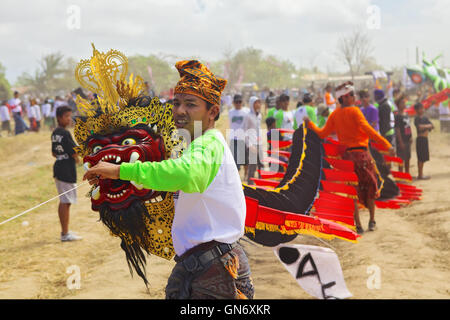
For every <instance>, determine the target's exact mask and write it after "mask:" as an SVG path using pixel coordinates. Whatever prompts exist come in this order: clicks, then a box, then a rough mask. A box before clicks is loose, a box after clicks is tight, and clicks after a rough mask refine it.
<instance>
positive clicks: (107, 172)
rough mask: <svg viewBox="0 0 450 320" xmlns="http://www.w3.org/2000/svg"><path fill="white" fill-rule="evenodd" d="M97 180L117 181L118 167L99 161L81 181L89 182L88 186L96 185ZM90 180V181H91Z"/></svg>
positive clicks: (118, 176)
mask: <svg viewBox="0 0 450 320" xmlns="http://www.w3.org/2000/svg"><path fill="white" fill-rule="evenodd" d="M96 178H97V179H119V178H120V165H119V164H113V163H110V162H104V161H100V162H99V163H97V164H96V165H95V166H93V167H92V168H90V169H89V170H88V171H86V173H85V174H84V176H83V180H89V183H90V184H94V183H96ZM91 180H92V181H91Z"/></svg>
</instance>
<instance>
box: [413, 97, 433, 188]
mask: <svg viewBox="0 0 450 320" xmlns="http://www.w3.org/2000/svg"><path fill="white" fill-rule="evenodd" d="M414 110H415V111H416V114H417V116H416V117H415V119H414V125H415V126H416V129H417V138H416V152H417V167H418V171H419V173H418V176H417V179H419V180H427V179H430V177H429V176H424V175H423V165H424V164H425V162H427V161H429V160H430V152H429V149H428V132H430V131H431V130H433V129H434V125H433V124H432V123H431V121H430V120H429V119H428V118H427V117H425V115H424V114H425V108H424V107H423V105H422V104H421V103H420V102H418V103H416V104H415V105H414Z"/></svg>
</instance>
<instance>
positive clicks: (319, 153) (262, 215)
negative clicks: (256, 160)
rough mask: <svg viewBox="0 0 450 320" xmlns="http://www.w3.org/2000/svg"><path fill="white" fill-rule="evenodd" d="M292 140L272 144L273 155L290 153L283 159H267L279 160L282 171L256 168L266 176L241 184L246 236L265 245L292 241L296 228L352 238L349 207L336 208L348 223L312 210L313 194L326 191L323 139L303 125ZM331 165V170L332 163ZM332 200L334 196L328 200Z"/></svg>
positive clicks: (315, 197) (325, 236)
mask: <svg viewBox="0 0 450 320" xmlns="http://www.w3.org/2000/svg"><path fill="white" fill-rule="evenodd" d="M277 144H278V145H279V146H282V147H283V148H284V147H286V146H288V145H289V143H287V142H282V143H278V142H277ZM291 144H292V146H291V150H292V151H290V152H289V151H286V150H280V149H272V155H274V154H276V153H277V151H278V153H281V154H280V155H282V156H283V157H288V158H289V161H288V163H287V164H286V163H285V162H283V161H282V160H277V159H276V158H275V159H274V158H273V157H271V158H269V159H268V161H269V162H271V163H276V164H282V165H281V168H282V170H281V172H267V171H260V175H261V177H264V178H265V179H253V181H254V182H255V183H256V186H248V185H244V194H245V197H246V201H247V218H246V236H247V237H248V238H249V239H251V240H253V241H255V242H257V243H260V244H262V245H266V246H276V245H278V244H280V243H285V242H289V241H292V240H293V239H294V238H295V237H296V236H297V235H298V234H309V235H314V236H317V237H320V238H324V239H333V238H341V239H344V240H347V241H352V242H354V241H356V240H357V238H358V237H359V235H358V234H356V233H355V232H354V231H353V230H351V229H350V228H348V226H352V222H351V221H350V219H348V217H349V216H350V215H351V216H352V217H353V211H352V210H350V211H349V209H348V208H345V209H343V210H338V214H340V215H342V216H345V217H346V218H342V219H341V220H344V221H345V222H348V224H347V225H345V223H344V222H342V221H339V220H338V219H335V221H332V220H330V219H328V217H327V218H325V216H324V215H323V216H320V215H319V214H315V213H316V212H317V210H316V209H314V204H315V202H316V199H318V198H320V195H321V194H322V193H324V192H325V193H324V197H325V196H326V195H327V192H326V191H324V183H326V180H325V179H326V177H325V173H324V169H326V168H329V164H328V163H327V162H326V161H325V153H324V148H323V143H322V141H321V139H320V138H319V137H318V136H317V135H316V134H315V133H314V132H313V131H311V130H309V129H307V128H304V127H303V126H302V127H300V128H299V129H297V130H296V131H295V132H294V135H293V138H292V141H291ZM266 160H267V159H266ZM280 162H282V163H280ZM329 170H330V172H334V170H333V169H331V168H330V169H329ZM349 176H352V175H351V174H350V175H349ZM348 187H349V188H348V189H347V190H346V191H347V192H350V193H351V194H356V191H355V189H354V188H353V187H352V186H348ZM344 191H345V190H344ZM330 195H331V194H330ZM331 196H332V195H331ZM342 198H343V199H345V200H348V199H347V198H345V197H342ZM332 200H335V199H329V200H328V201H330V202H331V201H332ZM351 201H352V200H351ZM322 202H323V201H322ZM334 213H335V214H336V212H334ZM324 214H325V213H324ZM330 214H331V213H330Z"/></svg>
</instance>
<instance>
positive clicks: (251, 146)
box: [244, 96, 262, 184]
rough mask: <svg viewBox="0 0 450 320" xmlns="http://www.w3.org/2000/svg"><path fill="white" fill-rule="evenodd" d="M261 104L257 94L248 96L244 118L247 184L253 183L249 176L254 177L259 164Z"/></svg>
mask: <svg viewBox="0 0 450 320" xmlns="http://www.w3.org/2000/svg"><path fill="white" fill-rule="evenodd" d="M261 104H262V102H261V99H260V98H258V97H257V96H252V97H250V101H249V103H248V105H249V107H250V112H249V113H247V115H246V116H245V118H244V132H245V145H246V147H247V149H248V176H246V179H247V183H248V184H254V182H253V181H252V180H251V178H254V176H255V171H256V168H257V167H259V166H261V158H262V149H261V147H262V141H261V119H262V115H261Z"/></svg>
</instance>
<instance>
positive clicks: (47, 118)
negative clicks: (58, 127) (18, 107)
mask: <svg viewBox="0 0 450 320" xmlns="http://www.w3.org/2000/svg"><path fill="white" fill-rule="evenodd" d="M42 116H43V117H44V125H45V126H47V127H48V128H50V129H53V127H54V125H55V118H53V116H52V105H51V104H50V102H49V99H45V101H44V104H43V105H42Z"/></svg>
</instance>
